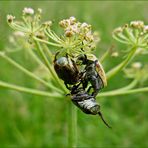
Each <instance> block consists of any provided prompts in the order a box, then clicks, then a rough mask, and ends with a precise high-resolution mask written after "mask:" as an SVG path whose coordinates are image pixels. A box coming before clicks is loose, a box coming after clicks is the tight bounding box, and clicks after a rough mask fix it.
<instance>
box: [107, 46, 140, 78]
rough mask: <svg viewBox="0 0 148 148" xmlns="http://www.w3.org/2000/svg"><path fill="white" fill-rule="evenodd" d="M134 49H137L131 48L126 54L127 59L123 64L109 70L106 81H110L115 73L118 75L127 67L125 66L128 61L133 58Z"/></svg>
mask: <svg viewBox="0 0 148 148" xmlns="http://www.w3.org/2000/svg"><path fill="white" fill-rule="evenodd" d="M136 49H137V47H133V48H132V49H131V51H130V53H129V54H128V56H127V58H126V59H125V60H124V61H123V62H121V63H120V64H119V65H117V66H116V67H114V68H113V69H111V70H110V71H109V72H107V74H106V77H107V79H110V78H111V77H113V76H114V75H115V74H116V73H118V72H119V71H121V70H122V69H123V68H124V67H126V66H127V64H128V63H129V61H130V60H131V59H132V58H133V57H134V56H135V52H136Z"/></svg>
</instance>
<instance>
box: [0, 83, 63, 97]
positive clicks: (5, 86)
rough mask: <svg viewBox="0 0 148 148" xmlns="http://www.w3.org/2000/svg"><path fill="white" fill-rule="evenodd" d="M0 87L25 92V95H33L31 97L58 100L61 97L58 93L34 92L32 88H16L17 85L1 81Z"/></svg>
mask: <svg viewBox="0 0 148 148" xmlns="http://www.w3.org/2000/svg"><path fill="white" fill-rule="evenodd" d="M0 87H4V88H8V89H13V90H16V91H20V92H25V93H29V94H33V95H39V96H45V97H50V98H60V97H61V95H60V94H58V93H48V92H45V91H40V90H36V89H32V88H26V87H22V86H17V85H14V84H10V83H6V82H3V81H0Z"/></svg>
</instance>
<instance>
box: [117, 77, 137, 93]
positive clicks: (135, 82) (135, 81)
mask: <svg viewBox="0 0 148 148" xmlns="http://www.w3.org/2000/svg"><path fill="white" fill-rule="evenodd" d="M137 83H138V80H137V79H134V80H133V81H132V82H131V83H130V84H129V85H127V86H125V87H122V88H119V89H116V90H115V91H123V90H129V89H132V88H134V87H135V86H136V84H137Z"/></svg>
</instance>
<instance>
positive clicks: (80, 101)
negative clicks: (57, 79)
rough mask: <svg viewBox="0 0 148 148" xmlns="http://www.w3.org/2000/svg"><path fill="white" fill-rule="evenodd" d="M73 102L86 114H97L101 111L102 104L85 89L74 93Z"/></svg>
mask: <svg viewBox="0 0 148 148" xmlns="http://www.w3.org/2000/svg"><path fill="white" fill-rule="evenodd" d="M72 102H73V103H74V104H75V105H76V106H77V107H79V108H80V109H81V110H82V111H83V112H84V113H86V114H92V115H96V114H98V112H99V111H100V105H99V104H98V103H97V102H96V100H95V98H94V97H93V96H91V95H89V94H88V93H87V92H86V91H84V90H83V89H79V90H78V91H75V93H73V94H72Z"/></svg>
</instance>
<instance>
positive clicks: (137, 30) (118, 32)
mask: <svg viewBox="0 0 148 148" xmlns="http://www.w3.org/2000/svg"><path fill="white" fill-rule="evenodd" d="M113 37H114V38H115V39H116V40H117V41H119V42H121V43H124V44H127V45H130V46H136V47H139V48H145V49H148V25H145V24H144V22H143V21H131V22H130V24H125V25H124V26H123V27H118V28H116V29H115V30H114V31H113Z"/></svg>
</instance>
